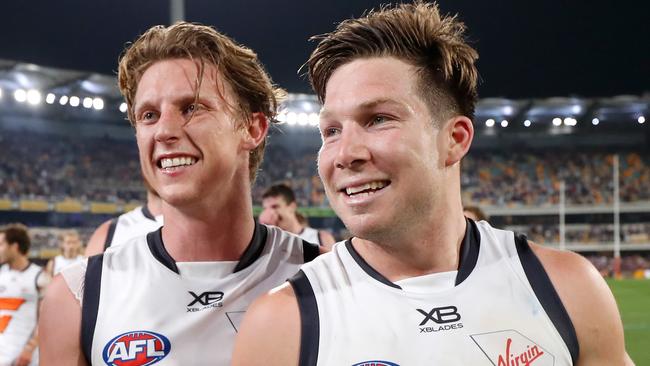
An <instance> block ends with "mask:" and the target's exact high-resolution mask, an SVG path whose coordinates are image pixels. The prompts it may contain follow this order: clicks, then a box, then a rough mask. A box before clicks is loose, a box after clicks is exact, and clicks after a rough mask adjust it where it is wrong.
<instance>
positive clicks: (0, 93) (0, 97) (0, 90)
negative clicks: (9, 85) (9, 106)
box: [0, 88, 2, 99]
mask: <svg viewBox="0 0 650 366" xmlns="http://www.w3.org/2000/svg"><path fill="white" fill-rule="evenodd" d="M0 99H2V88H0Z"/></svg>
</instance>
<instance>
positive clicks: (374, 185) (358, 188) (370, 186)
mask: <svg viewBox="0 0 650 366" xmlns="http://www.w3.org/2000/svg"><path fill="white" fill-rule="evenodd" d="M384 187H386V183H384V182H379V181H377V182H370V183H366V184H363V185H360V186H356V187H348V188H346V189H345V193H347V194H348V196H351V195H353V194H356V193H359V192H362V191H367V190H369V189H372V190H377V189H382V188H384Z"/></svg>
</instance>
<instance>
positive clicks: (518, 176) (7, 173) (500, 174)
mask: <svg viewBox="0 0 650 366" xmlns="http://www.w3.org/2000/svg"><path fill="white" fill-rule="evenodd" d="M317 150H318V147H317V146H314V147H312V148H309V149H303V150H295V149H289V147H287V146H283V145H279V144H273V143H270V144H269V146H268V147H267V151H266V155H265V159H264V162H263V164H262V166H261V169H260V171H259V174H258V179H257V184H256V186H255V187H254V190H253V194H254V200H255V202H256V203H259V202H260V198H261V197H260V195H261V192H262V191H263V189H264V187H266V186H268V185H269V184H272V183H276V182H279V181H286V182H289V183H290V184H291V185H292V186H293V188H294V190H295V191H296V196H297V199H298V204H299V206H316V207H324V206H327V204H328V203H327V199H326V197H325V194H324V191H323V186H322V184H321V181H320V179H319V178H318V173H317V168H316V153H317ZM0 156H2V157H3V158H2V159H0V198H9V199H14V200H15V199H25V198H27V199H34V198H37V199H47V200H61V199H63V198H74V199H79V200H81V201H104V202H129V201H131V200H142V199H143V198H144V188H143V186H142V181H141V176H140V169H139V163H138V157H137V149H136V146H135V143H134V142H132V141H124V140H115V139H110V138H92V139H89V138H84V139H81V138H78V137H74V136H52V135H45V134H35V133H30V132H24V133H16V132H12V133H11V134H9V133H3V132H2V131H0ZM612 161H613V155H611V154H606V153H597V152H588V153H587V152H579V153H574V152H563V151H546V152H539V153H535V154H533V153H511V152H490V153H485V152H482V151H481V150H478V151H472V152H470V154H469V156H468V157H466V158H465V159H464V160H463V163H462V168H463V169H462V177H461V179H462V186H463V192H464V198H465V200H466V201H469V202H472V203H473V204H478V205H480V206H497V207H498V206H502V207H505V206H510V207H512V206H528V207H533V206H534V207H538V206H548V205H557V204H558V202H559V199H560V194H559V191H560V182H561V181H564V182H565V186H566V191H565V192H566V195H565V197H566V203H567V204H568V205H572V204H583V205H585V204H589V205H598V204H611V203H612V200H613V183H612V181H613V173H612V166H613V165H612V164H613V162H612ZM648 187H650V156H648V154H643V153H640V152H626V153H622V154H621V158H620V198H621V201H622V202H624V203H625V202H638V201H650V189H648Z"/></svg>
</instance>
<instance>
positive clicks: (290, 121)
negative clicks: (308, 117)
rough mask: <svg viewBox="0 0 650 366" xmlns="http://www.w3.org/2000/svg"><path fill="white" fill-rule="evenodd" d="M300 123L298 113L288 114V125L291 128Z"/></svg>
mask: <svg viewBox="0 0 650 366" xmlns="http://www.w3.org/2000/svg"><path fill="white" fill-rule="evenodd" d="M296 122H298V115H297V114H296V112H289V113H287V123H288V124H289V125H291V126H293V125H295V124H296Z"/></svg>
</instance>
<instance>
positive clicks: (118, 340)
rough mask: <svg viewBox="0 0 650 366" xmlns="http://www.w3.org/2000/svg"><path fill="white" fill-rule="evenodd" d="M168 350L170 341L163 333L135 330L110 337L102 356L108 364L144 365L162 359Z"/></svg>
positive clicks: (109, 365)
mask: <svg viewBox="0 0 650 366" xmlns="http://www.w3.org/2000/svg"><path fill="white" fill-rule="evenodd" d="M170 350H171V343H170V342H169V339H167V337H165V336H164V335H162V334H158V333H154V332H150V331H146V330H137V331H131V332H126V333H122V334H120V335H118V336H117V337H115V338H113V339H111V340H110V341H109V342H108V343H107V344H106V346H105V347H104V351H103V352H102V358H103V359H104V362H105V363H106V365H108V366H145V365H152V364H154V363H156V362H158V361H160V360H162V359H163V358H165V357H166V356H167V355H168V354H169V351H170Z"/></svg>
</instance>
